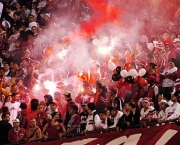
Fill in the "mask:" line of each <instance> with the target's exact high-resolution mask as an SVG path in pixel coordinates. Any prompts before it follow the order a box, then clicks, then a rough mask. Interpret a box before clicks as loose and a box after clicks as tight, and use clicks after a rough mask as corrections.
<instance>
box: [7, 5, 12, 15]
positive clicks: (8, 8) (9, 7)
mask: <svg viewBox="0 0 180 145" xmlns="http://www.w3.org/2000/svg"><path fill="white" fill-rule="evenodd" d="M6 12H7V13H8V14H10V13H11V12H12V8H11V6H6Z"/></svg>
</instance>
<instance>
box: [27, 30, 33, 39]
mask: <svg viewBox="0 0 180 145" xmlns="http://www.w3.org/2000/svg"><path fill="white" fill-rule="evenodd" d="M27 38H28V41H32V40H33V39H34V33H33V32H32V31H31V30H28V31H27Z"/></svg>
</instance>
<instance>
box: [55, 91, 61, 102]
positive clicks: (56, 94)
mask: <svg viewBox="0 0 180 145" xmlns="http://www.w3.org/2000/svg"><path fill="white" fill-rule="evenodd" d="M54 100H55V101H57V102H58V101H60V100H61V93H60V92H54Z"/></svg>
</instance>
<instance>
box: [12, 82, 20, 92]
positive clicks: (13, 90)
mask: <svg viewBox="0 0 180 145" xmlns="http://www.w3.org/2000/svg"><path fill="white" fill-rule="evenodd" d="M18 89H19V88H18V85H17V84H13V85H12V86H11V92H12V93H17V92H18Z"/></svg>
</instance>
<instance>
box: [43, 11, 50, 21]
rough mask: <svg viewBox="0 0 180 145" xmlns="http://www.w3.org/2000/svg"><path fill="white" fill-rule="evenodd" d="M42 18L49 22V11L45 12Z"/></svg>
mask: <svg viewBox="0 0 180 145" xmlns="http://www.w3.org/2000/svg"><path fill="white" fill-rule="evenodd" d="M43 18H44V20H45V21H46V22H49V21H50V19H51V13H45V14H44V16H43Z"/></svg>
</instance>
